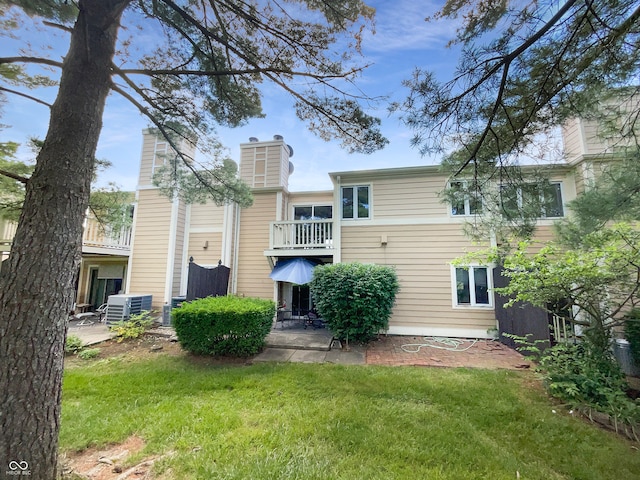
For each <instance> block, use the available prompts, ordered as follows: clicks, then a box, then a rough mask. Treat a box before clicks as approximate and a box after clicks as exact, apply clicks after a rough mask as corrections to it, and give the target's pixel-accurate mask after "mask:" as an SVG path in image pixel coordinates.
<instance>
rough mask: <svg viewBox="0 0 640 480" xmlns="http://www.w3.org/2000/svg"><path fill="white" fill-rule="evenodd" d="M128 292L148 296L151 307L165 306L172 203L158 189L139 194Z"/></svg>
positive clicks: (143, 191)
mask: <svg viewBox="0 0 640 480" xmlns="http://www.w3.org/2000/svg"><path fill="white" fill-rule="evenodd" d="M138 195H139V196H138V207H137V211H136V228H135V239H134V251H133V254H132V258H131V284H130V285H129V292H131V293H145V294H146V293H150V294H152V295H153V305H154V308H157V307H159V306H161V305H162V304H163V303H164V293H165V291H164V289H165V281H166V273H167V249H168V248H169V225H170V223H171V202H169V200H168V199H167V198H166V197H163V196H161V195H160V194H159V193H158V191H157V190H141V191H139V192H138Z"/></svg>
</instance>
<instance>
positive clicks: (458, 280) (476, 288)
mask: <svg viewBox="0 0 640 480" xmlns="http://www.w3.org/2000/svg"><path fill="white" fill-rule="evenodd" d="M453 274H454V289H453V290H454V292H453V293H454V299H455V305H456V306H458V307H459V306H470V307H490V306H491V305H492V301H491V292H490V290H491V272H490V270H489V268H488V267H485V266H468V267H455V268H454V272H453Z"/></svg>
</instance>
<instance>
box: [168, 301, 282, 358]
mask: <svg viewBox="0 0 640 480" xmlns="http://www.w3.org/2000/svg"><path fill="white" fill-rule="evenodd" d="M275 311H276V306H275V303H274V302H273V301H271V300H263V299H259V298H240V297H235V296H225V297H207V298H202V299H199V300H194V301H192V302H186V303H183V304H182V306H181V307H180V308H174V309H173V310H172V311H171V316H172V318H173V325H174V327H175V329H176V335H177V336H178V340H179V341H180V345H182V348H184V349H185V350H187V351H189V352H192V353H196V354H209V355H228V356H235V357H248V356H251V355H255V354H256V353H258V352H260V350H262V348H263V347H264V341H265V338H266V336H267V334H268V333H269V331H270V330H271V324H272V322H273V316H274V315H275Z"/></svg>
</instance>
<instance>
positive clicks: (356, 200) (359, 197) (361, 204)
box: [340, 185, 371, 219]
mask: <svg viewBox="0 0 640 480" xmlns="http://www.w3.org/2000/svg"><path fill="white" fill-rule="evenodd" d="M340 193H341V200H342V218H344V219H361V218H371V192H370V188H369V185H351V186H348V187H342V188H341V191H340Z"/></svg>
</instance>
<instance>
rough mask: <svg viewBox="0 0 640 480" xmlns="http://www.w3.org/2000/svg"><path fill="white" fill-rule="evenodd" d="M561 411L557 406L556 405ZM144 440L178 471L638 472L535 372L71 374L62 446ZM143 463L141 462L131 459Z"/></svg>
mask: <svg viewBox="0 0 640 480" xmlns="http://www.w3.org/2000/svg"><path fill="white" fill-rule="evenodd" d="M554 411H555V412H556V413H554ZM134 434H135V435H138V436H139V437H141V438H142V439H144V441H145V447H144V451H143V452H142V453H141V454H139V457H140V458H142V457H145V456H148V455H154V454H166V453H167V452H172V454H170V455H167V456H165V457H163V458H162V459H161V460H159V461H158V462H157V463H156V465H155V466H154V470H155V474H156V475H157V477H158V478H171V479H185V480H186V479H189V480H192V479H203V480H211V479H242V480H246V479H252V480H257V479H269V480H272V479H277V478H282V479H285V478H286V479H305V480H307V479H349V480H352V479H394V478H398V479H483V480H484V479H492V480H498V479H510V480H511V479H515V478H517V475H518V473H519V475H520V477H519V478H522V479H541V480H542V479H544V480H549V479H594V480H595V479H613V478H615V479H616V480H623V479H637V478H638V475H639V472H640V453H639V452H638V449H637V448H636V446H634V445H633V444H631V443H630V442H627V441H625V440H623V439H621V438H618V437H616V436H615V435H614V434H612V433H609V432H605V431H602V430H599V429H598V428H596V427H595V426H592V425H591V424H588V423H586V422H585V421H583V420H581V419H578V418H574V417H572V416H570V415H569V414H568V413H567V412H565V411H564V410H563V409H562V408H561V407H557V406H554V405H553V404H552V403H551V402H550V401H549V400H548V399H547V398H546V397H545V395H544V393H543V392H542V391H541V390H540V388H539V387H538V386H537V383H536V382H535V381H534V380H533V374H532V373H530V372H511V371H488V370H473V369H443V368H440V369H437V368H432V369H429V368H416V367H372V366H356V367H353V366H350V367H345V366H338V365H330V364H256V365H251V366H215V365H210V364H207V363H206V362H201V361H200V362H196V361H193V360H190V359H189V358H188V357H170V356H158V357H157V358H155V359H151V360H149V359H138V360H133V359H126V358H123V357H121V358H111V359H106V360H100V361H95V362H86V363H84V364H83V365H80V366H78V365H72V366H70V367H68V368H67V369H66V371H65V377H64V390H63V411H62V429H61V438H60V447H61V450H62V451H63V452H64V451H73V450H81V449H84V448H87V447H89V446H103V445H107V444H110V443H119V442H123V441H124V440H125V439H127V438H128V437H130V436H131V435H134ZM140 458H133V459H131V462H132V463H135V461H136V460H140Z"/></svg>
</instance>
